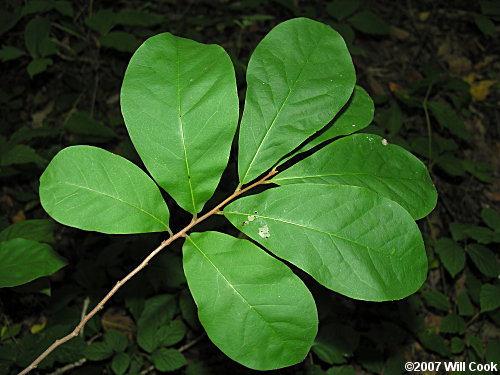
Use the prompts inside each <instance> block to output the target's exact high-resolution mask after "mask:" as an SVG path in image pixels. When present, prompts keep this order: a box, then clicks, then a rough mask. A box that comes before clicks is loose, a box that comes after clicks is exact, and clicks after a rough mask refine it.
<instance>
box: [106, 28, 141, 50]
mask: <svg viewBox="0 0 500 375" xmlns="http://www.w3.org/2000/svg"><path fill="white" fill-rule="evenodd" d="M100 41H101V44H102V45H103V46H104V47H109V48H114V49H116V50H117V51H120V52H134V51H135V50H136V49H137V48H138V47H139V46H140V45H141V42H140V41H139V39H137V38H136V37H135V36H134V35H133V34H130V33H126V32H124V31H112V32H110V33H108V34H106V35H103V36H102V37H101V39H100Z"/></svg>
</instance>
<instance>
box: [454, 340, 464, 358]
mask: <svg viewBox="0 0 500 375" xmlns="http://www.w3.org/2000/svg"><path fill="white" fill-rule="evenodd" d="M464 349H465V343H464V340H462V339H460V338H458V337H452V338H451V352H452V353H453V354H458V353H461V352H463V350H464Z"/></svg>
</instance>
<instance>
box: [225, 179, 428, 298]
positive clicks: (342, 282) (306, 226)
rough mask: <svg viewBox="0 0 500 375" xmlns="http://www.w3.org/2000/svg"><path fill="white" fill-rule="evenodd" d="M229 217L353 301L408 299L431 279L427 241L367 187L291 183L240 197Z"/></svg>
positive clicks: (404, 214)
mask: <svg viewBox="0 0 500 375" xmlns="http://www.w3.org/2000/svg"><path fill="white" fill-rule="evenodd" d="M224 215H225V216H226V217H227V218H228V219H229V220H230V221H231V222H232V224H233V225H235V226H236V227H237V228H238V229H239V230H241V231H242V232H243V233H245V234H246V235H247V236H249V237H250V238H252V239H254V240H256V241H257V242H259V243H260V244H262V245H263V246H265V247H266V248H267V249H268V250H270V251H272V252H273V253H274V254H276V255H277V256H278V257H280V258H283V259H285V260H287V261H289V262H291V263H292V264H294V265H296V266H297V267H299V268H301V269H303V270H304V271H306V272H307V273H309V274H310V275H311V276H312V277H314V278H315V279H316V280H317V281H318V282H319V283H321V284H323V285H324V286H326V287H328V288H330V289H332V290H334V291H336V292H339V293H342V294H344V295H346V296H348V297H351V298H357V299H362V300H370V301H386V300H394V299H400V298H404V297H406V296H408V295H410V294H412V293H413V292H415V291H416V290H417V289H418V288H419V287H420V286H421V285H422V283H423V281H424V280H425V276H426V273H427V258H426V255H425V250H424V244H423V241H422V236H421V234H420V232H419V230H418V227H417V225H416V224H415V222H414V221H413V219H412V217H411V216H410V215H409V214H408V212H407V211H406V210H404V209H403V208H402V207H401V206H400V205H398V204H397V203H395V202H394V201H392V200H389V199H387V198H384V197H382V196H381V195H379V194H376V193H374V192H372V191H370V190H368V189H365V188H360V187H357V186H345V185H308V184H301V185H290V186H283V187H279V188H275V189H270V190H266V191H264V192H263V193H260V194H257V195H252V196H248V197H244V198H241V199H238V200H237V201H235V202H233V203H231V204H229V205H228V206H227V207H226V208H225V209H224Z"/></svg>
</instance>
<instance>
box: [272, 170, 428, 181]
mask: <svg viewBox="0 0 500 375" xmlns="http://www.w3.org/2000/svg"><path fill="white" fill-rule="evenodd" d="M336 176H370V177H373V178H375V179H386V178H387V179H392V180H405V181H409V182H415V181H417V182H423V181H422V180H421V179H418V178H410V177H395V176H381V175H376V174H372V173H366V172H362V173H325V174H317V175H307V176H292V177H282V178H273V179H272V181H271V182H274V181H284V180H299V179H307V178H318V177H336Z"/></svg>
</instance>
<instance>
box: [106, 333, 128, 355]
mask: <svg viewBox="0 0 500 375" xmlns="http://www.w3.org/2000/svg"><path fill="white" fill-rule="evenodd" d="M104 337H105V339H106V342H107V343H108V344H109V346H110V347H111V348H112V349H113V350H114V351H115V352H123V351H124V350H125V349H127V346H128V339H127V336H125V335H124V334H123V333H121V332H118V331H116V330H114V329H112V330H109V331H107V332H106V334H105V335H104Z"/></svg>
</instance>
